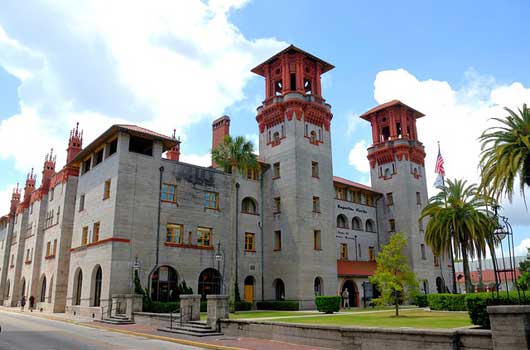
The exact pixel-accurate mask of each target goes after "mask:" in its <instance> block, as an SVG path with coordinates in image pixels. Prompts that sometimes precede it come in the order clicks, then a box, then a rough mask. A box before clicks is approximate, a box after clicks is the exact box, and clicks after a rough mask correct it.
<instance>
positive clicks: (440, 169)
mask: <svg viewBox="0 0 530 350" xmlns="http://www.w3.org/2000/svg"><path fill="white" fill-rule="evenodd" d="M434 172H435V173H436V174H440V176H445V170H444V159H443V158H442V153H440V150H439V149H438V158H436V166H435V167H434Z"/></svg>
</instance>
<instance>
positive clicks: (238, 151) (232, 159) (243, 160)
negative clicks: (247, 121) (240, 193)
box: [212, 135, 258, 174]
mask: <svg viewBox="0 0 530 350" xmlns="http://www.w3.org/2000/svg"><path fill="white" fill-rule="evenodd" d="M212 159H213V161H214V162H215V163H216V164H217V165H219V166H220V167H221V168H223V169H224V171H226V172H231V173H233V172H234V170H236V169H237V170H238V171H239V172H240V173H241V174H243V173H244V172H245V171H247V170H249V169H254V170H256V169H258V159H257V157H256V155H255V154H254V145H253V144H252V142H251V141H248V140H246V139H245V138H244V137H243V136H237V137H235V138H233V137H232V136H230V135H227V136H225V138H224V139H223V143H221V144H220V145H218V146H217V147H216V148H214V149H213V150H212Z"/></svg>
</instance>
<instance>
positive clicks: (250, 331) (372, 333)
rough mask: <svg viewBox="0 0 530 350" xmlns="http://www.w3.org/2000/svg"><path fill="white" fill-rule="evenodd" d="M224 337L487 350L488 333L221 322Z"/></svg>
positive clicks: (359, 348) (348, 347)
mask: <svg viewBox="0 0 530 350" xmlns="http://www.w3.org/2000/svg"><path fill="white" fill-rule="evenodd" d="M221 331H222V332H223V333H224V334H225V335H228V336H236V337H237V336H242V337H252V338H262V339H273V340H278V341H285V342H290V343H295V344H302V345H311V346H321V347H327V348H332V349H344V350H379V349H393V350H394V349H395V350H400V349H403V350H405V349H407V350H408V349H422V350H491V349H493V345H492V339H491V331H489V330H478V329H449V330H445V329H444V330H434V329H433V330H429V329H412V328H369V327H337V326H322V325H305V324H294V323H281V322H263V321H261V322H260V321H245V320H222V321H221Z"/></svg>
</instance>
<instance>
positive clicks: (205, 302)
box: [201, 301, 208, 312]
mask: <svg viewBox="0 0 530 350" xmlns="http://www.w3.org/2000/svg"><path fill="white" fill-rule="evenodd" d="M207 309H208V302H207V301H201V312H206V310H207Z"/></svg>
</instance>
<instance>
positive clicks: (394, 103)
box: [361, 100, 425, 120]
mask: <svg viewBox="0 0 530 350" xmlns="http://www.w3.org/2000/svg"><path fill="white" fill-rule="evenodd" d="M397 105H401V106H405V107H407V108H409V109H410V110H412V111H413V112H414V114H416V118H421V117H423V116H425V114H423V113H421V112H419V111H417V110H415V109H414V108H412V107H410V106H407V105H406V104H404V103H403V102H401V101H400V100H392V101H388V102H385V103H383V104H380V105H379V106H375V107H374V108H372V109H370V110H369V111H368V112H365V113H363V114H362V115H361V118H362V119H364V120H370V118H369V116H370V115H372V114H374V113H375V112H379V111H381V110H383V109H385V108H388V107H392V106H397Z"/></svg>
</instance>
